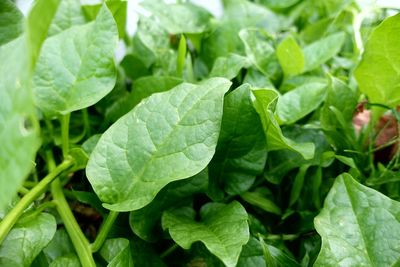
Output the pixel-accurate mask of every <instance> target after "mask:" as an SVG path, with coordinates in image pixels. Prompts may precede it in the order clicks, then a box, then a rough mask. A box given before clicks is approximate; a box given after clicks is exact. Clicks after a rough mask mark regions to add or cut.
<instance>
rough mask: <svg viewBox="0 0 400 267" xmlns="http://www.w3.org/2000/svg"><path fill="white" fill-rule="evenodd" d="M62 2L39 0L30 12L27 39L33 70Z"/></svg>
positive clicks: (58, 0) (57, 0)
mask: <svg viewBox="0 0 400 267" xmlns="http://www.w3.org/2000/svg"><path fill="white" fill-rule="evenodd" d="M60 2H61V1H60V0H37V1H35V3H34V4H33V6H32V9H31V11H30V12H29V14H28V17H27V40H28V48H29V52H30V61H29V63H30V67H31V70H33V69H34V68H35V65H36V61H37V59H38V57H39V53H40V50H41V47H42V44H43V42H44V40H45V39H46V37H47V35H48V32H49V29H50V26H51V23H52V21H53V18H54V16H55V14H56V13H57V10H58V7H59V5H60Z"/></svg>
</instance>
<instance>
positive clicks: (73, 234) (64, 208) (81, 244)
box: [51, 179, 96, 267]
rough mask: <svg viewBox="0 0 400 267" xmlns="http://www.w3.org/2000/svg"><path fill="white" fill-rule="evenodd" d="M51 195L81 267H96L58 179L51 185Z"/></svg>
mask: <svg viewBox="0 0 400 267" xmlns="http://www.w3.org/2000/svg"><path fill="white" fill-rule="evenodd" d="M51 193H52V195H53V199H54V201H55V202H56V208H57V211H58V213H59V215H60V217H61V219H62V221H63V223H64V226H65V228H66V230H67V232H68V235H69V237H70V238H71V241H72V244H73V245H74V247H75V251H76V253H77V254H78V257H79V260H80V262H81V265H82V266H85V267H86V266H87V267H96V264H95V262H94V259H93V255H92V251H91V249H90V245H89V241H88V240H87V239H86V237H85V235H84V234H83V232H82V230H81V228H80V227H79V225H78V222H77V221H76V220H75V217H74V214H73V213H72V211H71V209H70V207H69V205H68V202H67V200H66V199H65V196H64V193H63V191H62V186H61V183H60V180H59V179H56V180H55V181H54V182H53V183H52V184H51Z"/></svg>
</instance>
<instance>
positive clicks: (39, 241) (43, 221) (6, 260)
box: [0, 213, 56, 267]
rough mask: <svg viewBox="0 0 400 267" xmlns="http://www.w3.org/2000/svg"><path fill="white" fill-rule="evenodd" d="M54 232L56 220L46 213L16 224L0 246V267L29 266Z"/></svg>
mask: <svg viewBox="0 0 400 267" xmlns="http://www.w3.org/2000/svg"><path fill="white" fill-rule="evenodd" d="M55 232H56V220H55V219H54V217H53V216H52V215H50V214H47V213H41V214H39V215H38V216H37V217H36V218H34V219H33V220H26V221H25V222H23V223H17V224H16V225H15V226H14V228H13V229H12V230H11V231H10V233H9V234H8V236H7V237H6V239H5V240H4V241H3V243H2V244H1V245H0V266H10V267H12V266H30V265H31V263H32V261H33V260H34V259H35V258H36V256H37V255H38V254H39V253H40V251H42V249H43V248H45V247H46V246H47V244H49V242H50V240H51V239H52V238H53V236H54V233H55Z"/></svg>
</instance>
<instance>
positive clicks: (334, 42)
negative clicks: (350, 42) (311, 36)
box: [303, 32, 345, 71]
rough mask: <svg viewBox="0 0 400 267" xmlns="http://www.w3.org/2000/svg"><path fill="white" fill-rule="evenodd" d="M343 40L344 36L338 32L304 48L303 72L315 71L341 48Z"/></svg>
mask: <svg viewBox="0 0 400 267" xmlns="http://www.w3.org/2000/svg"><path fill="white" fill-rule="evenodd" d="M344 40H345V34H344V33H343V32H339V33H334V34H331V35H329V36H327V37H325V38H323V39H320V40H318V41H316V42H314V43H312V44H310V45H308V46H306V47H304V49H303V52H304V59H305V66H304V71H310V70H313V69H316V68H318V67H320V66H321V65H322V64H324V63H325V62H326V61H328V60H329V59H331V58H332V57H333V56H335V55H336V54H337V53H338V52H339V51H340V49H341V48H342V46H343V44H344Z"/></svg>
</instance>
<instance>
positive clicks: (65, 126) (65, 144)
mask: <svg viewBox="0 0 400 267" xmlns="http://www.w3.org/2000/svg"><path fill="white" fill-rule="evenodd" d="M70 115H71V114H70V113H68V114H67V115H62V116H61V118H60V120H61V148H62V154H63V157H64V158H66V157H67V155H68V152H69V118H70Z"/></svg>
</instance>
